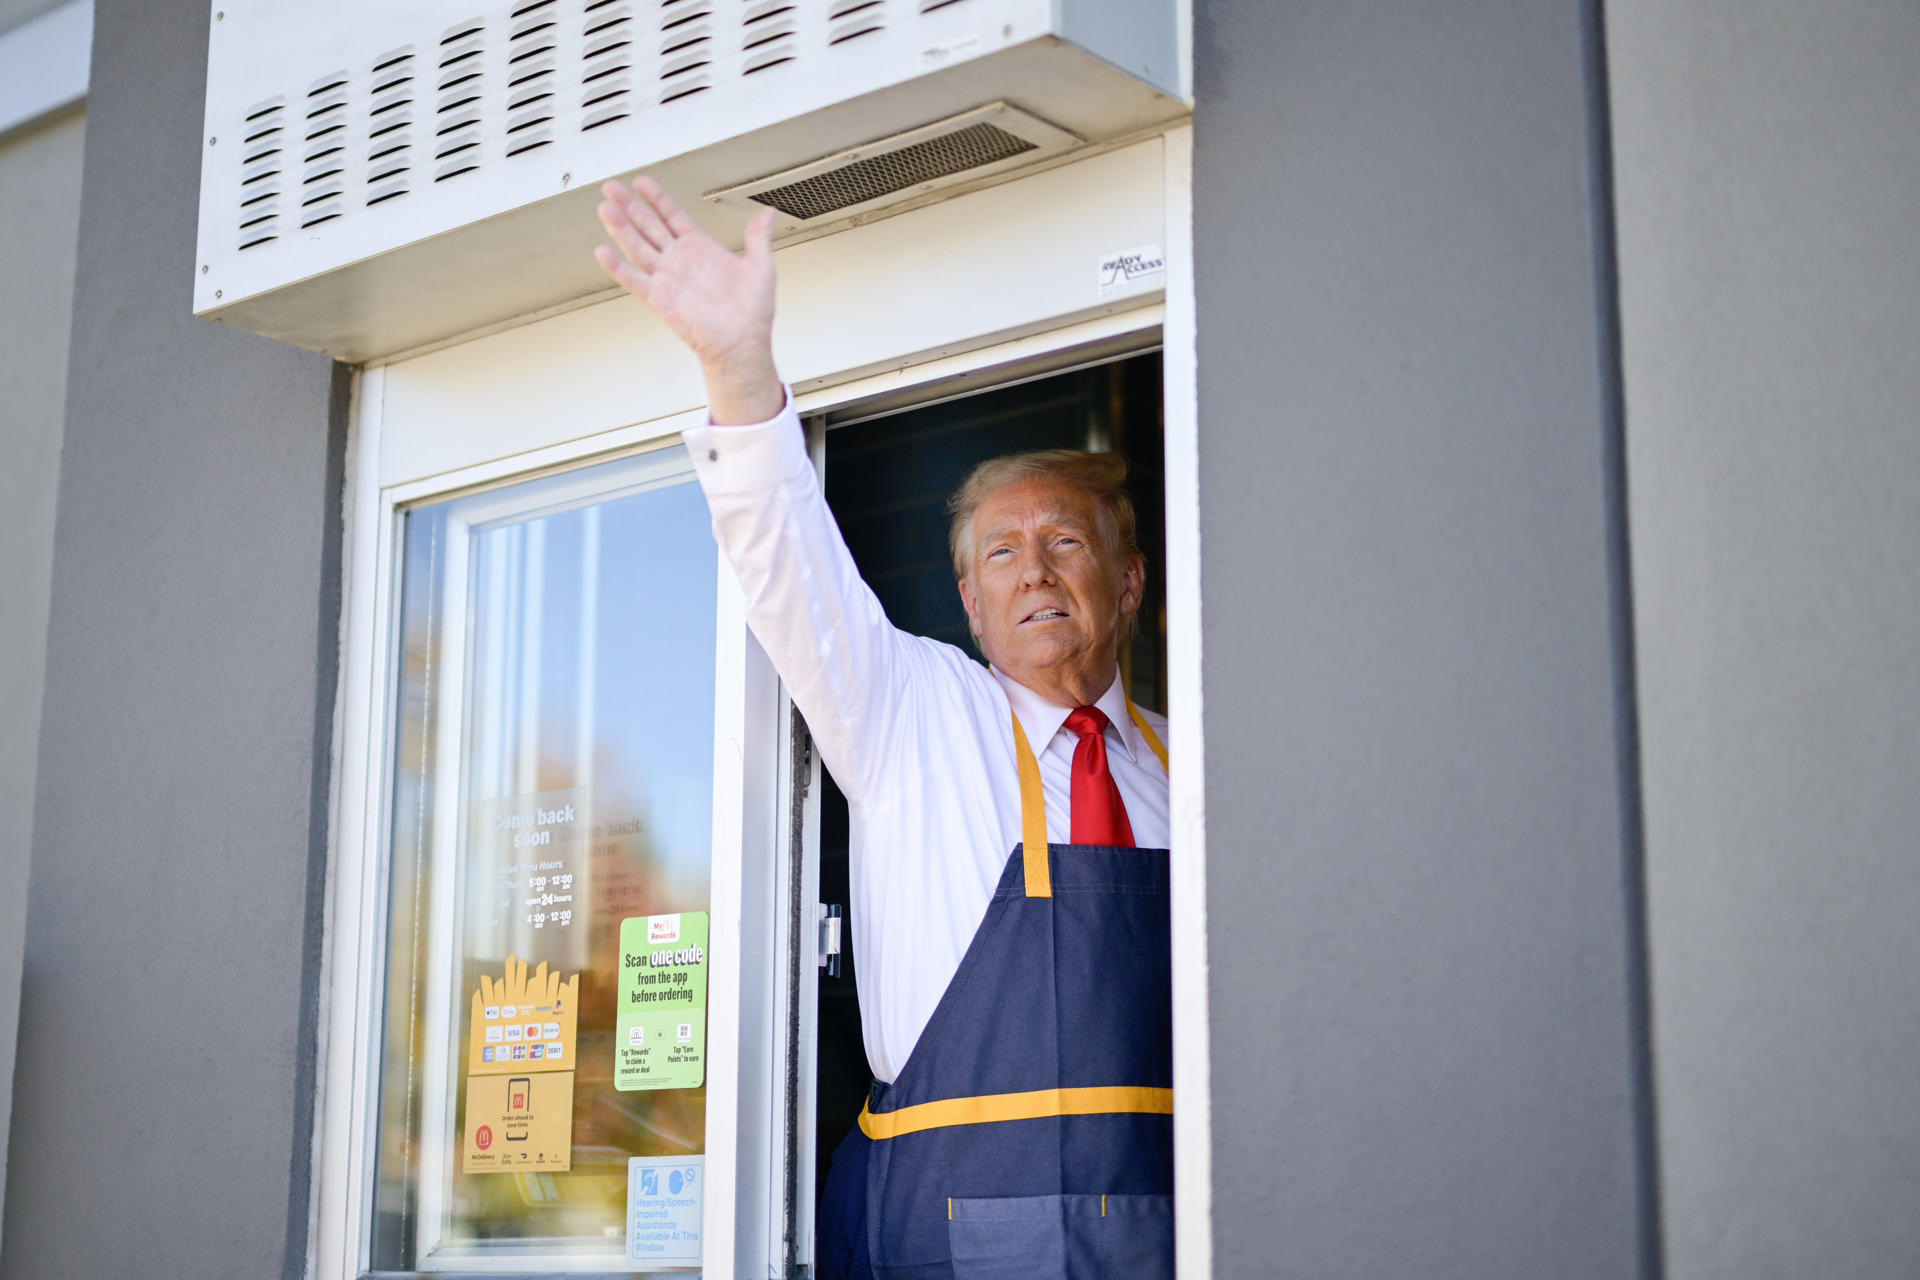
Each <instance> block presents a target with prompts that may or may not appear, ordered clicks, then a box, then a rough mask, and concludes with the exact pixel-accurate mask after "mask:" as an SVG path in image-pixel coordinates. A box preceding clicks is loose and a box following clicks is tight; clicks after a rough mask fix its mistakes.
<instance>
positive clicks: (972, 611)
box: [960, 575, 981, 640]
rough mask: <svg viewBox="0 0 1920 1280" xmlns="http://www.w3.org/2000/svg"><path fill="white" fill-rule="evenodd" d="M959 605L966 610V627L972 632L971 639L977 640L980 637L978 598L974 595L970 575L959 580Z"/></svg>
mask: <svg viewBox="0 0 1920 1280" xmlns="http://www.w3.org/2000/svg"><path fill="white" fill-rule="evenodd" d="M960 603H961V604H962V605H964V606H965V607H966V610H967V627H968V628H969V629H970V630H971V631H972V632H973V638H974V639H975V640H978V639H979V638H980V635H981V631H980V597H979V596H977V595H975V594H974V591H973V578H972V577H971V575H969V576H968V577H965V578H962V579H960Z"/></svg>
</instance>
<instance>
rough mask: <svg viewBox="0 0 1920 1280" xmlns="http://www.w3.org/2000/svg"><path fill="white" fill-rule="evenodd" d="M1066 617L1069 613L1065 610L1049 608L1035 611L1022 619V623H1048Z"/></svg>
mask: <svg viewBox="0 0 1920 1280" xmlns="http://www.w3.org/2000/svg"><path fill="white" fill-rule="evenodd" d="M1066 616H1067V611H1066V610H1065V609H1055V608H1052V607H1048V608H1045V609H1036V610H1034V611H1033V612H1032V613H1030V614H1028V615H1027V616H1026V617H1024V618H1022V619H1021V621H1022V622H1046V621H1049V620H1051V619H1053V618H1064V617H1066Z"/></svg>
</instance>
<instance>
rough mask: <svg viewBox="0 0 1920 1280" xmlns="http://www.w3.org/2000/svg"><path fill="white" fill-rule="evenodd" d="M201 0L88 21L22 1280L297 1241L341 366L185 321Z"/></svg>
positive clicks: (301, 1239)
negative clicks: (90, 38)
mask: <svg viewBox="0 0 1920 1280" xmlns="http://www.w3.org/2000/svg"><path fill="white" fill-rule="evenodd" d="M206 14H207V7H206V5H205V4H204V3H201V2H200V0H103V2H102V3H101V5H100V6H99V10H98V17H97V23H96V36H95V43H94V50H93V70H92V85H93V94H92V97H91V99H90V102H89V113H88V118H87V151H86V166H85V178H84V200H83V204H82V212H81V221H80V236H79V257H80V270H79V274H78V278H77V281H76V286H75V294H74V313H73V331H72V348H71V357H72V372H71V376H70V378H69V381H68V385H67V419H66V433H65V454H64V458H63V460H62V464H61V475H60V495H59V508H58V515H57V521H56V533H55V541H54V559H53V566H54V567H53V590H52V607H51V623H50V632H49V638H48V660H47V664H46V692H45V702H44V709H43V714H42V719H41V725H42V727H41V734H40V754H39V778H38V785H37V803H36V807H35V811H34V835H33V867H32V873H31V878H30V881H29V887H28V915H27V941H26V965H25V978H24V986H23V990H22V995H21V1012H20V1046H19V1057H18V1065H17V1070H16V1073H15V1080H14V1110H13V1116H14V1124H13V1133H12V1141H11V1146H10V1151H9V1159H8V1164H9V1170H10V1174H11V1176H10V1178H9V1180H8V1186H7V1201H6V1217H5V1235H4V1244H3V1246H0V1248H3V1249H4V1252H3V1253H0V1271H4V1273H5V1274H6V1275H8V1276H20V1277H28V1276H31V1277H34V1278H35V1280H44V1278H49V1277H69V1276H71V1277H87V1278H89V1280H91V1278H94V1277H100V1276H114V1275H151V1276H234V1277H247V1278H248V1280H258V1277H261V1276H270V1275H279V1274H282V1273H283V1272H286V1273H288V1274H298V1273H299V1269H300V1267H301V1266H302V1264H303V1262H304V1258H303V1257H302V1256H301V1254H302V1252H303V1251H304V1248H305V1235H306V1231H305V1224H306V1208H307V1201H306V1176H307V1175H306V1166H307V1146H308V1142H309V1133H310V1127H311V1114H312V1111H311V1108H312V1092H313V1078H312V1055H313V1045H312V1004H313V986H312V977H313V972H314V971H313V970H312V969H311V967H310V963H309V957H310V956H311V954H312V952H313V950H314V948H315V947H316V945H317V938H318V929H317V925H318V913H319V896H320V890H319V885H320V883H321V880H320V877H319V875H318V872H319V871H320V870H321V868H322V867H323V865H324V859H323V855H324V833H323V826H322V821H321V820H322V818H323V817H324V805H325V797H326V793H327V786H326V769H325V762H326V758H327V748H328V733H329V720H330V717H331V705H330V703H331V697H332V690H333V684H334V652H335V639H336V637H335V631H336V628H337V609H336V606H335V599H334V596H335V593H336V592H337V589H338V578H339V565H338V558H337V548H338V527H339V483H340V468H341V460H342V449H343V440H344V415H343V414H341V413H338V412H336V409H337V408H338V407H339V405H340V404H341V402H342V400H343V390H344V385H345V384H344V381H343V380H341V379H340V378H338V377H337V375H336V373H335V371H334V368H333V366H332V365H331V364H329V363H328V362H327V361H326V360H324V359H322V358H319V357H316V356H313V355H309V354H306V353H303V352H299V351H295V350H293V349H291V348H287V347H282V346H278V345H275V344H273V343H270V342H266V341H263V340H260V339H256V338H252V337H248V336H245V335H241V334H237V333H233V332H230V331H228V330H225V329H223V328H221V327H220V326H218V325H215V324H211V323H206V322H202V321H198V320H195V319H194V318H193V317H192V315H191V314H190V307H191V287H192V286H191V282H192V275H191V273H192V270H193V247H194V223H195V207H196V199H197V194H196V185H197V182H198V170H199V152H200V144H201V139H200V137H199V122H200V117H201V109H200V95H201V90H202V78H203V74H204V65H205V27H204V24H205V20H206ZM290 1252H291V1253H292V1254H293V1256H292V1257H289V1254H290Z"/></svg>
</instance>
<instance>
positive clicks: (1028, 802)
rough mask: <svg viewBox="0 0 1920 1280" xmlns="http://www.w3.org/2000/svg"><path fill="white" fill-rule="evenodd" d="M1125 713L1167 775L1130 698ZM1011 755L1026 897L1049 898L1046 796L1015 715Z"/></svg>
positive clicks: (1162, 748) (1163, 752)
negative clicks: (1015, 766)
mask: <svg viewBox="0 0 1920 1280" xmlns="http://www.w3.org/2000/svg"><path fill="white" fill-rule="evenodd" d="M1127 714H1128V715H1129V716H1131V717H1133V723H1134V724H1135V726H1137V727H1138V728H1139V730H1140V736H1141V737H1143V738H1145V739H1146V740H1147V745H1148V746H1149V747H1151V748H1153V754H1154V755H1156V756H1158V757H1159V759H1160V767H1161V768H1162V769H1166V770H1167V771H1168V772H1169V773H1171V772H1172V770H1171V768H1170V767H1169V766H1168V764H1167V744H1166V743H1164V742H1162V741H1160V735H1159V734H1157V733H1155V732H1154V731H1153V726H1152V725H1150V724H1148V723H1147V718H1146V717H1145V716H1143V715H1141V714H1140V708H1138V707H1136V706H1134V705H1133V699H1132V698H1128V699H1127ZM1013 754H1014V756H1015V757H1016V758H1017V759H1018V760H1019V762H1020V841H1021V845H1022V860H1023V861H1024V863H1025V864H1026V876H1027V896H1028V897H1029V898H1051V897H1052V896H1053V871H1052V868H1051V867H1049V866H1048V864H1047V793H1046V789H1045V788H1044V787H1042V786H1041V785H1040V762H1039V761H1038V760H1037V759H1035V758H1034V754H1033V747H1032V745H1031V744H1029V743H1028V742H1027V731H1026V730H1025V729H1023V728H1021V727H1020V717H1019V716H1018V715H1015V716H1014V717H1013Z"/></svg>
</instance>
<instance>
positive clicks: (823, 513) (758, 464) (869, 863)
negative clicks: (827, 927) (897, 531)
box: [686, 397, 1169, 1082]
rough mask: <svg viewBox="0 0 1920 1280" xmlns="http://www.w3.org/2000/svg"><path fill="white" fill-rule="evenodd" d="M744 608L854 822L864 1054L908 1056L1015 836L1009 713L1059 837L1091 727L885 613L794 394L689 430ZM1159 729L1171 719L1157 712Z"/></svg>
mask: <svg viewBox="0 0 1920 1280" xmlns="http://www.w3.org/2000/svg"><path fill="white" fill-rule="evenodd" d="M686 441H687V447H688V449H689V450H690V451H691V452H692V454H693V460H694V466H695V469H696V470H697V471H698V473H699V477H700V484H701V486H702V487H703V488H704V489H705V490H706V495H707V503H708V505H709V507H710V508H711V509H712V512H713V531H714V536H715V537H716V538H717V539H718V540H719V543H720V552H721V554H722V555H724V556H725V557H726V558H727V559H728V560H729V561H730V562H731V563H732V565H733V568H734V572H735V574H736V575H737V576H738V577H739V580H740V586H741V588H742V590H743V592H744V593H745V596H746V600H747V620H748V622H749V624H750V625H751V626H752V628H753V633H754V635H755V636H756V637H758V639H759V641H760V644H761V646H762V647H763V648H764V649H765V650H766V651H767V654H768V656H769V657H771V658H772V660H773V665H774V667H775V669H776V670H778V671H779V673H780V676H781V678H782V679H783V680H785V681H786V684H787V689H788V691H789V692H790V693H791V694H792V696H793V700H794V703H795V704H796V705H797V706H798V707H799V708H800V713H801V714H802V715H804V716H805V717H806V720H807V726H808V728H809V729H811V730H812V732H813V737H814V741H815V742H816V743H817V744H818V745H819V747H820V756H821V759H822V760H823V761H824V762H825V763H826V766H827V768H828V769H829V770H831V771H832V773H833V777H834V781H835V782H837V783H839V784H840V789H841V790H842V791H843V792H845V793H846V797H847V803H848V805H849V806H850V808H851V818H852V849H851V860H852V897H853V901H852V903H851V904H850V905H851V909H852V912H851V914H852V919H851V925H852V929H853V938H854V947H855V951H856V955H857V958H858V975H859V985H860V1014H861V1020H862V1022H863V1024H864V1027H865V1038H866V1046H867V1062H868V1065H869V1066H871V1067H872V1069H873V1073H874V1075H875V1076H876V1077H878V1078H879V1079H881V1080H885V1081H889V1082H891V1081H892V1080H893V1079H894V1077H895V1076H897V1075H898V1074H899V1072H900V1069H901V1068H902V1067H903V1066H905V1065H906V1061H907V1055H908V1054H909V1053H910V1052H912V1050H913V1046H914V1044H915V1043H916V1042H917V1041H918V1040H919V1038H920V1032H921V1031H922V1030H923V1029H924V1028H925V1027H926V1025H927V1020H928V1019H929V1018H931V1017H932V1016H933V1011H934V1007H935V1006H936V1005H937V1004H939V1002H940V997H941V995H942V994H943V993H944V992H945V991H946V989H947V984H948V982H950V981H951V980H952V978H953V975H954V972H955V971H956V970H957V969H958V968H959V967H960V958H961V956H962V955H964V954H965V952H966V949H967V944H968V943H970V942H971V941H972V940H973V935H974V933H975V932H976V931H977V930H978V929H979V927H980V922H981V920H982V919H983V918H984V917H985V915H986V909H987V901H988V899H989V898H991V897H992V895H993V890H994V887H995V886H996V885H997V884H998V883H999V881H1000V875H1001V872H1002V871H1003V870H1004V869H1005V867H1006V864H1007V859H1008V857H1009V855H1011V853H1012V852H1013V847H1014V845H1016V844H1018V843H1019V842H1020V778H1019V773H1018V766H1017V764H1016V762H1015V757H1014V748H1013V727H1012V721H1011V718H1010V716H1009V709H1010V708H1011V710H1014V711H1017V712H1018V713H1019V716H1020V723H1021V725H1022V726H1023V727H1024V728H1025V730H1026V734H1027V740H1028V742H1029V743H1031V744H1032V746H1033V750H1034V754H1035V755H1036V756H1037V757H1038V758H1039V763H1040V776H1041V780H1042V782H1043V783H1044V785H1045V789H1046V796H1047V835H1048V838H1049V839H1051V840H1052V841H1054V842H1056V843H1061V844H1064V843H1066V841H1067V838H1068V831H1069V824H1070V821H1071V815H1070V813H1069V811H1068V804H1069V795H1070V785H1071V784H1070V779H1069V773H1070V770H1071V767H1072V763H1073V750H1074V747H1075V745H1076V744H1077V742H1078V738H1077V737H1076V736H1075V735H1074V734H1073V733H1072V732H1070V731H1066V730H1065V729H1064V727H1063V726H1064V723H1065V721H1066V718H1067V715H1068V714H1069V712H1070V711H1071V710H1072V708H1070V707H1059V706H1054V705H1053V704H1051V703H1049V702H1048V701H1047V700H1046V699H1044V698H1042V697H1041V696H1040V695H1038V694H1036V693H1034V692H1033V691H1032V690H1031V689H1028V688H1026V687H1025V686H1023V685H1021V684H1019V683H1017V682H1015V681H1014V680H1012V679H1010V678H1008V677H1007V676H1005V675H1003V674H1001V673H1000V672H998V671H991V672H990V671H989V670H988V669H987V668H985V667H983V666H981V665H980V664H979V663H977V662H975V661H974V660H973V659H972V658H970V657H969V656H968V655H967V654H965V653H963V652H962V651H960V650H959V649H956V648H954V647H953V646H952V645H949V644H942V643H940V642H939V641H936V640H929V639H927V638H926V637H925V636H916V635H910V634H908V633H907V632H904V631H901V630H899V629H898V628H896V627H895V626H893V624H892V623H890V622H888V621H887V619H886V615H885V614H884V613H883V612H882V611H881V608H880V602H879V601H878V600H877V599H876V598H875V597H874V594H873V592H872V591H871V590H869V589H868V587H867V584H866V583H865V582H862V581H861V580H860V574H859V571H858V570H857V569H856V568H855V567H854V563H853V557H852V556H851V555H850V554H849V553H848V551H847V548H846V544H845V542H843V541H842V540H841V537H840V529H839V526H838V525H837V524H836V523H835V522H834V518H833V513H832V512H831V511H830V510H829V509H828V507H827V502H826V498H825V496H824V495H823V494H822V493H821V491H820V484H819V481H818V479H817V478H816V477H815V475H814V471H813V464H812V463H811V461H810V460H809V459H808V457H807V451H806V446H805V438H804V436H803V434H802V432H801V428H800V421H799V418H798V417H797V416H796V415H795V413H794V410H793V401H792V398H791V397H789V398H788V401H787V405H786V408H785V409H783V410H782V411H781V413H780V415H779V416H778V417H776V418H774V419H773V420H772V421H771V422H765V423H760V424H758V425H755V426H747V427H718V426H712V425H708V426H704V427H698V428H694V429H692V430H689V431H688V432H687V433H686ZM1097 705H1098V706H1099V707H1100V709H1101V710H1102V711H1104V712H1106V714H1107V719H1108V720H1109V721H1111V722H1112V723H1111V726H1110V727H1109V728H1108V730H1107V741H1108V744H1109V749H1108V752H1107V759H1108V764H1109V768H1110V769H1111V770H1112V772H1113V777H1114V781H1115V782H1116V783H1117V784H1118V785H1119V788H1120V795H1121V798H1122V799H1123V800H1124V801H1125V802H1126V806H1127V818H1128V820H1129V822H1130V823H1131V825H1132V827H1133V834H1134V840H1135V843H1137V844H1138V845H1139V846H1140V847H1142V848H1165V847H1166V846H1167V844H1168V832H1169V825H1168V818H1167V774H1166V771H1165V770H1164V769H1163V768H1161V766H1160V761H1159V759H1158V757H1156V756H1155V755H1154V753H1153V750H1152V748H1151V747H1150V746H1148V745H1147V743H1146V742H1145V740H1144V739H1143V738H1142V737H1141V735H1140V732H1139V729H1138V728H1137V727H1136V726H1135V725H1134V724H1133V722H1132V721H1131V720H1130V719H1129V717H1128V715H1127V704H1126V699H1125V697H1124V695H1123V694H1122V692H1121V689H1120V682H1119V680H1118V679H1117V678H1116V679H1115V681H1114V683H1113V685H1112V686H1111V687H1110V688H1108V690H1107V691H1106V693H1105V694H1104V695H1103V696H1102V697H1101V698H1100V700H1099V703H1098V704H1097ZM1143 714H1145V715H1146V717H1147V719H1148V722H1149V723H1150V724H1152V725H1153V727H1154V730H1155V732H1157V733H1158V734H1159V735H1160V737H1161V740H1162V741H1163V742H1164V741H1165V740H1166V722H1165V720H1163V719H1162V718H1161V717H1159V716H1157V715H1155V714H1153V713H1152V712H1147V711H1144V709H1143Z"/></svg>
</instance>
